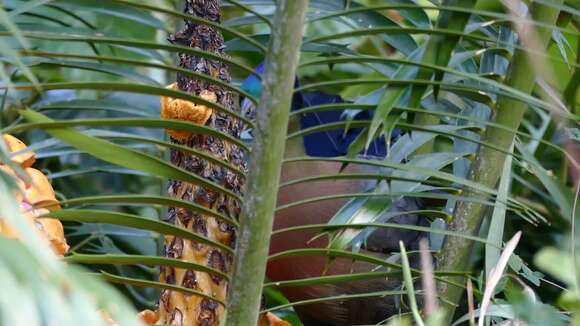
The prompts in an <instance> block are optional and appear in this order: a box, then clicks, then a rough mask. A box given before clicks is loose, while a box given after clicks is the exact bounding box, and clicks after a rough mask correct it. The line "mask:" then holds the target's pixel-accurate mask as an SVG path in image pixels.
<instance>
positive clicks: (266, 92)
mask: <svg viewBox="0 0 580 326" xmlns="http://www.w3.org/2000/svg"><path fill="white" fill-rule="evenodd" d="M307 7H308V0H279V1H278V2H277V5H276V13H275V15H274V21H273V26H274V27H273V29H272V35H271V37H270V45H269V49H268V54H267V56H266V73H265V75H264V76H263V79H262V87H263V92H262V98H261V100H260V103H259V105H258V108H257V124H256V129H255V131H254V137H255V138H254V144H253V146H252V154H251V160H250V165H249V169H250V172H249V174H248V178H247V188H246V195H245V197H244V205H243V211H242V218H241V221H240V224H241V229H240V232H239V238H238V241H237V247H236V256H235V261H234V271H233V276H232V280H233V282H232V286H231V288H230V291H229V300H230V301H229V307H228V316H227V322H226V325H231V326H240V325H256V324H257V321H258V313H259V310H260V302H261V291H262V283H263V281H264V275H265V272H266V262H267V258H268V247H269V243H270V234H271V232H272V224H273V218H274V210H275V208H276V198H277V191H276V189H278V184H279V179H280V171H281V166H282V159H283V156H284V147H285V143H286V134H287V127H288V120H289V115H290V104H291V101H292V92H293V89H294V78H295V77H294V76H295V75H296V67H297V66H298V56H299V53H300V47H301V44H302V34H303V31H304V19H305V15H306V9H307Z"/></svg>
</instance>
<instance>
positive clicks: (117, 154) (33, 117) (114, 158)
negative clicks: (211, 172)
mask: <svg viewBox="0 0 580 326" xmlns="http://www.w3.org/2000/svg"><path fill="white" fill-rule="evenodd" d="M21 114H22V115H23V116H24V117H25V118H26V119H27V120H29V121H31V122H53V120H51V119H50V118H48V117H46V116H44V115H42V114H41V113H38V112H35V111H32V110H24V111H21ZM46 132H47V133H49V134H50V135H51V136H53V137H56V138H58V139H60V140H62V141H63V142H64V143H67V144H69V145H71V146H73V147H75V148H78V149H80V150H82V151H84V152H86V153H89V154H91V155H93V156H95V157H96V158H99V159H101V160H103V161H106V162H109V163H113V164H117V165H120V166H123V167H126V168H129V169H135V170H138V171H142V172H146V173H151V174H153V175H160V176H164V177H167V178H171V179H177V180H182V181H187V182H190V183H194V184H197V185H200V186H204V187H207V188H209V189H212V190H215V191H218V192H223V193H226V194H228V195H231V196H232V197H234V198H238V199H239V196H238V195H237V194H235V193H234V192H232V191H231V190H229V189H225V188H224V187H222V186H220V185H216V184H214V183H213V182H210V181H208V180H207V179H204V178H202V177H200V176H198V175H196V174H193V173H191V172H188V171H185V170H182V169H179V168H176V167H175V166H173V165H171V164H170V163H167V162H165V161H163V160H162V159H159V158H157V157H154V156H151V155H148V154H145V153H143V152H139V151H136V150H132V149H128V148H126V147H123V146H120V145H117V144H114V143H111V142H108V141H105V140H102V139H98V138H95V137H91V136H87V135H86V134H83V133H82V132H79V131H76V130H74V129H71V128H53V129H47V130H46Z"/></svg>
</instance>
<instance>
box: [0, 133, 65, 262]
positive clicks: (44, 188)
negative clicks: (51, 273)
mask: <svg viewBox="0 0 580 326" xmlns="http://www.w3.org/2000/svg"><path fill="white" fill-rule="evenodd" d="M2 139H3V141H4V143H5V144H6V147H7V148H8V151H9V152H10V153H15V152H19V151H22V150H24V149H25V148H26V145H25V144H24V143H23V142H22V141H20V140H19V139H18V138H16V137H13V136H11V135H8V134H4V135H2ZM35 159H36V158H35V155H34V153H33V152H31V151H27V152H24V153H20V154H17V155H13V156H12V157H11V160H12V162H13V163H15V164H18V165H19V166H20V167H21V168H22V170H24V173H26V174H27V175H28V178H27V180H26V181H25V180H23V179H21V178H19V177H18V175H17V174H16V173H15V172H14V170H12V169H11V168H10V167H9V166H8V165H7V164H2V163H0V170H2V171H3V172H5V173H7V174H8V175H10V176H12V177H14V178H15V179H16V183H17V185H18V187H19V190H18V191H16V192H15V196H16V200H17V201H18V204H19V205H20V210H21V213H22V217H24V218H25V219H26V221H28V222H29V223H30V224H31V225H33V226H34V227H35V228H36V230H37V231H38V232H39V234H40V235H41V236H42V238H43V239H45V241H46V242H47V243H48V244H50V245H51V246H52V249H53V250H54V252H55V253H56V254H58V255H60V256H63V255H64V254H65V253H66V252H67V251H68V248H69V247H68V245H67V243H66V239H65V237H64V230H63V227H62V223H60V221H59V220H56V219H53V218H43V217H41V216H42V215H44V214H46V213H48V212H49V211H52V210H57V209H60V205H59V204H58V201H57V200H56V197H55V194H54V190H53V189H52V186H51V185H50V182H49V181H48V179H47V178H46V176H45V175H44V174H43V173H42V172H40V171H38V170H36V169H33V168H31V166H32V164H33V163H34V161H35ZM0 234H2V235H4V236H6V237H9V238H18V236H19V235H18V233H17V232H16V231H15V230H14V229H12V228H10V227H9V226H8V225H6V223H4V221H2V220H0Z"/></svg>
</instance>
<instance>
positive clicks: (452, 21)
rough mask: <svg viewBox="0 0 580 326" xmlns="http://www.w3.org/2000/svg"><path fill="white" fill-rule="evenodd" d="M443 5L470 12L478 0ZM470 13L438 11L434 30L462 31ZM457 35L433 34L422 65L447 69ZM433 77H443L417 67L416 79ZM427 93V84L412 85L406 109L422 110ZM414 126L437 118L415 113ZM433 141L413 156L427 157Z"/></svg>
mask: <svg viewBox="0 0 580 326" xmlns="http://www.w3.org/2000/svg"><path fill="white" fill-rule="evenodd" d="M443 5H444V6H457V7H461V8H465V9H473V8H474V7H475V6H476V5H477V0H444V1H443ZM469 17H471V14H469V13H465V12H455V11H441V12H440V13H439V18H437V25H436V27H437V28H440V29H449V30H455V31H458V32H463V30H464V29H465V26H466V25H467V23H468V21H469ZM460 39H461V38H460V37H459V36H449V35H438V34H433V35H431V36H429V40H428V41H427V44H426V45H425V51H424V53H423V59H422V62H423V63H425V64H431V65H439V66H440V67H447V65H448V64H449V60H450V59H451V56H452V54H453V50H454V49H455V46H456V45H457V43H459V41H460ZM433 75H435V79H437V80H440V79H442V78H443V73H442V72H434V71H433V70H431V69H429V68H425V67H423V68H419V71H418V72H417V77H416V78H417V79H418V80H429V79H431V77H432V76H433ZM426 90H427V86H426V85H415V86H413V88H412V92H411V98H410V101H409V107H411V108H419V107H421V100H422V98H423V95H424V94H425V91H426ZM433 92H434V94H435V97H437V95H438V93H439V89H438V86H434V88H433ZM413 123H414V124H415V125H417V126H432V125H436V124H439V117H437V116H435V115H432V114H427V113H417V114H415V116H414V119H413ZM434 145H435V141H434V140H431V141H429V142H427V143H426V144H425V145H423V146H421V147H420V148H419V149H418V150H417V151H416V154H417V155H419V154H427V153H431V152H433V147H434Z"/></svg>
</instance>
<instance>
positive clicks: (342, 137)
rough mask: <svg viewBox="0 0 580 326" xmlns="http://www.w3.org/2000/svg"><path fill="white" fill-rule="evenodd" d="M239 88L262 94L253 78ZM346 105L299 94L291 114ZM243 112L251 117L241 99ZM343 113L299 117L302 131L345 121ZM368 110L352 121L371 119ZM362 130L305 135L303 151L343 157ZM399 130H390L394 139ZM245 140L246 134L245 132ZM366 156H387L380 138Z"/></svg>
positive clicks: (337, 99) (316, 95)
mask: <svg viewBox="0 0 580 326" xmlns="http://www.w3.org/2000/svg"><path fill="white" fill-rule="evenodd" d="M264 70H265V67H264V64H263V63H262V64H260V65H259V66H258V67H257V68H256V72H257V73H259V74H263V73H264ZM299 86H300V84H299V81H298V79H296V83H295V87H299ZM241 88H242V89H243V90H245V91H246V92H248V93H250V94H252V95H254V96H256V97H259V96H260V95H261V93H262V87H261V82H260V80H259V79H258V78H257V77H256V76H255V75H250V76H248V77H247V78H246V79H245V80H244V81H243V83H242V86H241ZM332 103H345V101H344V100H343V98H342V97H340V96H338V95H332V94H326V93H324V92H319V91H316V92H298V93H296V94H294V96H293V98H292V111H296V110H299V109H303V108H308V107H311V106H317V105H324V104H332ZM241 107H242V113H243V114H244V115H246V116H248V117H250V118H253V117H254V116H253V115H254V114H253V111H254V107H253V104H252V103H251V102H250V101H249V100H248V99H244V100H243V101H242V104H241ZM343 113H344V110H342V109H337V110H332V111H324V112H316V113H306V114H302V115H301V116H300V127H301V129H306V128H312V127H316V126H319V125H323V124H328V123H334V122H339V121H343V120H344V115H343ZM371 119H372V112H371V111H367V110H365V111H361V112H359V113H358V114H356V115H355V117H354V120H371ZM362 131H363V129H362V128H349V129H348V130H347V132H344V130H343V129H334V130H328V131H321V132H316V133H312V134H309V135H306V136H304V150H305V153H306V154H307V155H309V156H317V157H336V156H344V155H346V154H347V152H348V147H349V146H350V144H351V143H352V142H353V141H354V140H355V139H356V137H357V136H358V135H359V134H360V133H361V132H362ZM399 133H400V131H399V130H394V131H393V135H392V136H393V137H396V136H398V135H399ZM244 135H245V138H247V137H248V133H244ZM360 154H364V155H365V156H373V157H379V158H383V157H385V156H386V154H387V149H386V144H385V140H384V138H383V137H379V138H377V139H375V140H374V141H373V142H372V143H371V145H370V147H369V148H368V149H367V150H366V151H363V152H361V153H360Z"/></svg>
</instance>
